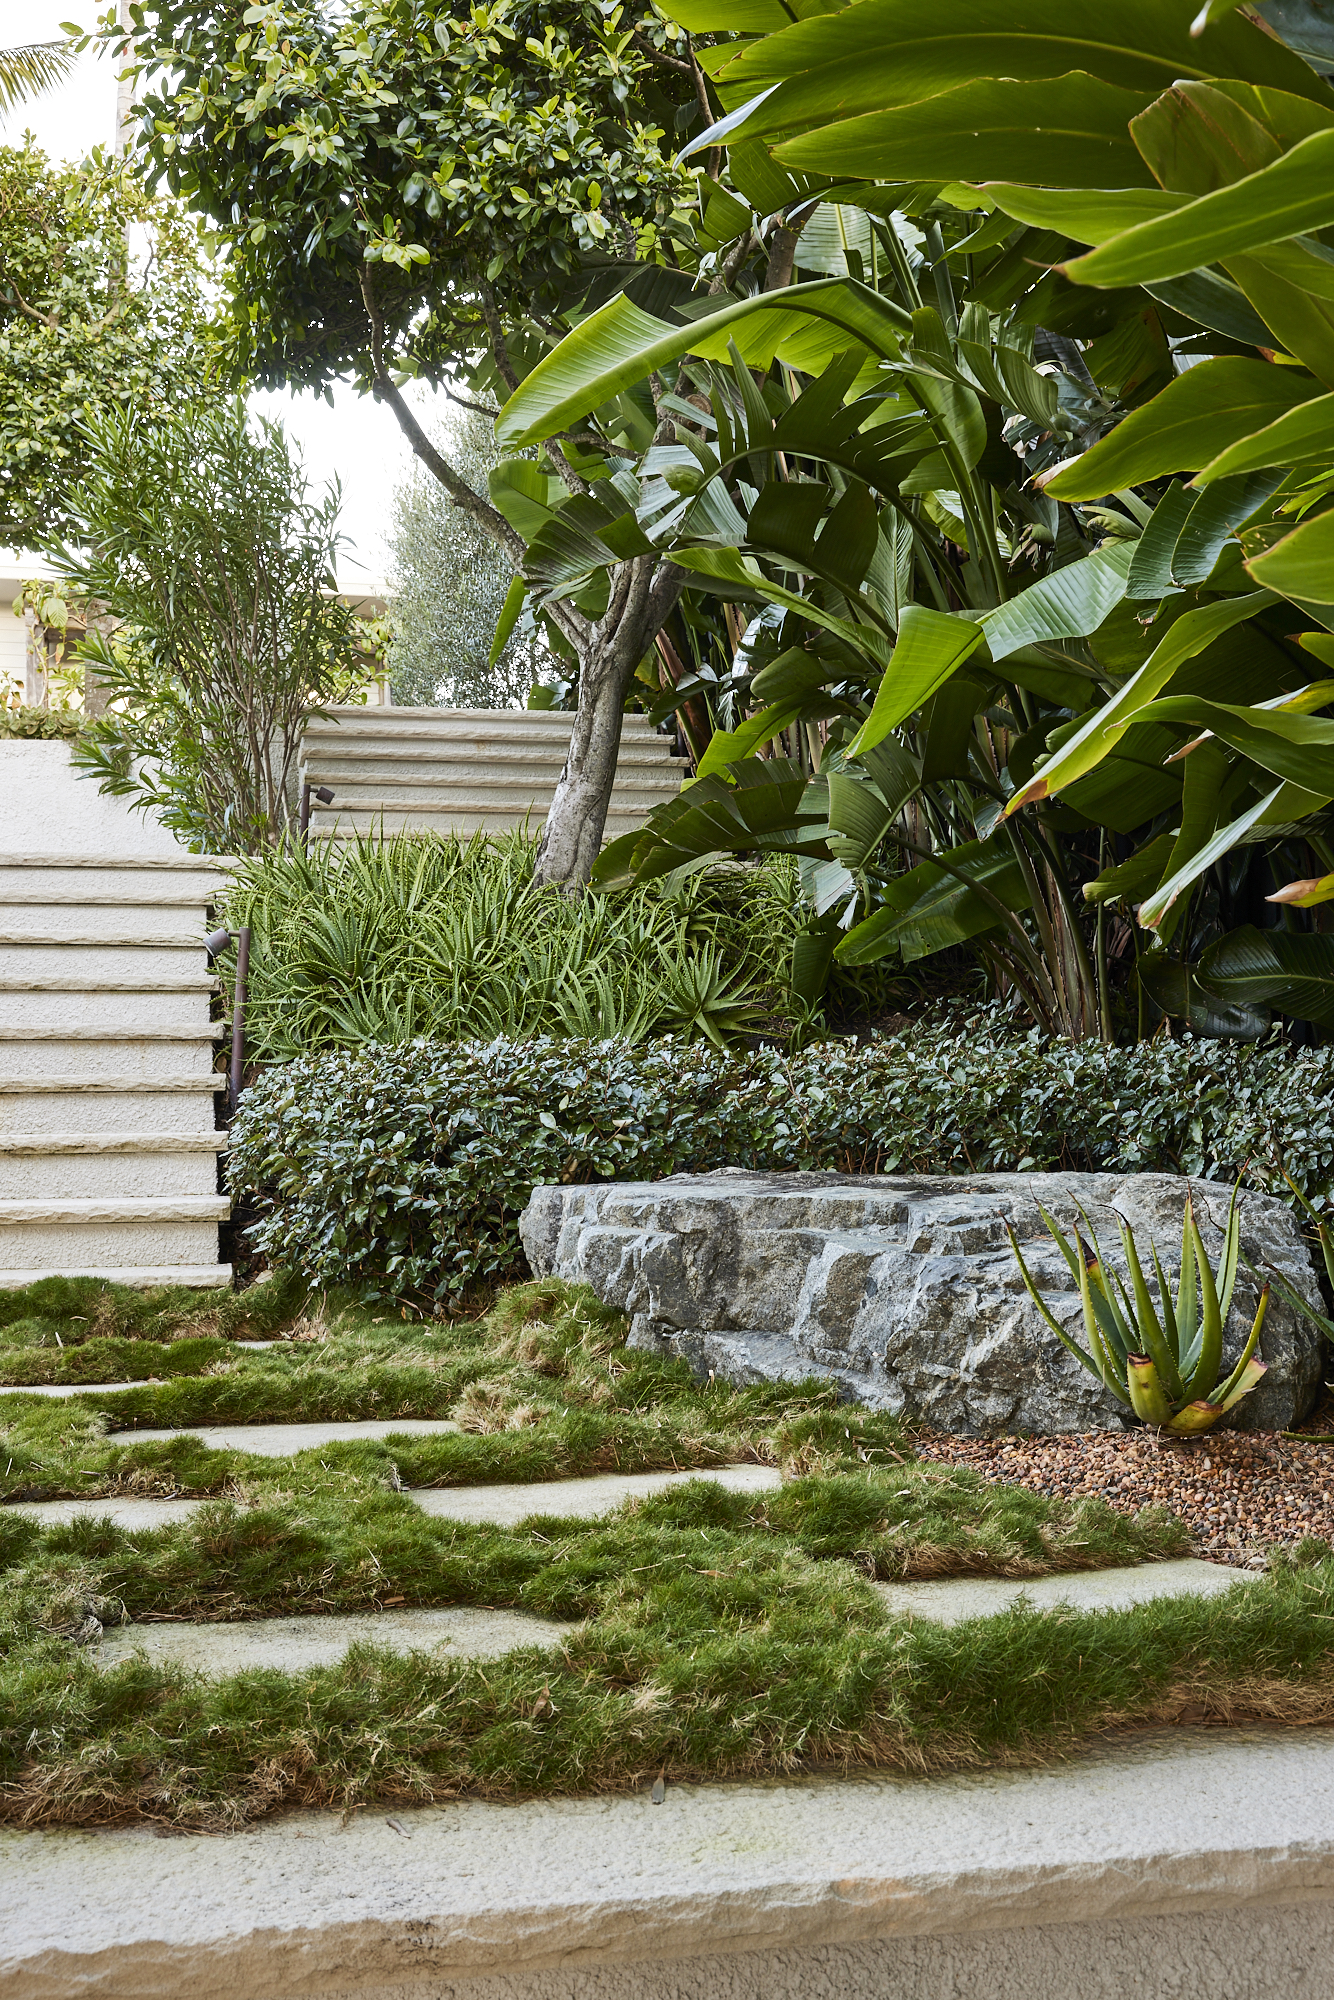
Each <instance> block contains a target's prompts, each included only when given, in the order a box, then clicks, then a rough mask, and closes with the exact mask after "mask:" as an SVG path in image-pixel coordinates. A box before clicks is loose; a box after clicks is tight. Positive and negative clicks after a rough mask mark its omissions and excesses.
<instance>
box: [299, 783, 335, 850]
mask: <svg viewBox="0 0 1334 2000" xmlns="http://www.w3.org/2000/svg"><path fill="white" fill-rule="evenodd" d="M313 795H314V797H315V798H317V799H318V800H319V802H320V804H321V805H322V806H331V805H332V804H333V802H334V795H333V793H332V791H331V790H330V789H329V787H328V785H316V786H315V788H314V794H313ZM311 796H312V792H311V784H310V780H309V778H307V780H306V782H305V784H304V785H302V787H301V813H300V816H299V818H298V820H297V831H298V832H299V833H300V835H301V839H302V842H303V843H304V841H305V838H306V835H307V833H308V832H309V831H310V801H311Z"/></svg>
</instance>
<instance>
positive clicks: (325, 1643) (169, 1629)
mask: <svg viewBox="0 0 1334 2000" xmlns="http://www.w3.org/2000/svg"><path fill="white" fill-rule="evenodd" d="M573 1630H574V1627H573V1626H572V1625H569V1624H562V1623H560V1622H559V1621H557V1620H556V1619H554V1618H533V1617H531V1616H530V1615H529V1614H528V1613H527V1612H523V1611H494V1610H491V1609H489V1608H479V1607H477V1606H475V1605H454V1606H450V1608H449V1609H447V1610H441V1611H423V1610H410V1611H353V1612H336V1613H333V1614H332V1615H330V1616H328V1617H319V1616H313V1617H302V1618H253V1619H246V1620H244V1621H242V1622H238V1623H236V1624H226V1625H188V1624H184V1623H182V1624H179V1625H177V1624H160V1625H159V1624H151V1625H113V1626H109V1627H108V1629H107V1630H106V1632H104V1634H103V1635H102V1638H101V1639H100V1640H99V1641H98V1643H97V1645H96V1646H95V1647H94V1648H93V1649H92V1652H91V1653H90V1658H92V1659H93V1660H94V1661H95V1663H96V1664H97V1665H98V1666H99V1667H115V1666H119V1665H120V1664H121V1663H122V1661H125V1660H129V1659H133V1658H134V1656H135V1654H136V1653H145V1654H146V1655H147V1656H148V1658H149V1659H150V1660H152V1661H154V1662H156V1663H159V1664H171V1665H173V1666H180V1667H189V1668H192V1669H194V1670H195V1671H196V1672H199V1673H204V1674H208V1675H210V1676H211V1677H213V1678H221V1677H222V1676H224V1675H226V1674H237V1673H240V1672H242V1670H243V1669H244V1668H246V1667H278V1668H280V1669H281V1670H282V1671H283V1672H285V1673H298V1672H300V1671H301V1670H302V1669H303V1668H305V1667H329V1666H333V1665H334V1664H335V1663H336V1662H337V1661H339V1660H341V1659H342V1657H343V1655H344V1653H346V1651H347V1649H348V1647H349V1646H353V1645H356V1644H357V1643H358V1642H363V1643H367V1644H370V1645H373V1646H390V1647H392V1648H393V1650H394V1652H396V1653H411V1652H424V1653H438V1654H441V1655H444V1654H449V1655H451V1656H455V1657H458V1658H461V1659H470V1660H497V1659H499V1658H500V1656H501V1654H502V1653H510V1652H513V1651H514V1649H515V1648H516V1647H517V1646H550V1645H551V1644H553V1642H554V1641H555V1640H557V1639H559V1638H560V1637H561V1636H562V1635H563V1634H564V1633H566V1632H572V1631H573Z"/></svg>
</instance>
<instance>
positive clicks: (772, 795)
mask: <svg viewBox="0 0 1334 2000" xmlns="http://www.w3.org/2000/svg"><path fill="white" fill-rule="evenodd" d="M811 789H813V788H812V787H811V786H810V783H809V781H808V779H807V777H806V774H805V772H804V771H802V770H801V769H800V768H799V767H798V766H797V765H796V764H793V763H791V762H790V761H789V760H788V759H787V758H785V757H773V758H760V757H748V758H745V759H744V760H743V761H742V762H740V763H735V764H729V765H728V767H727V770H726V772H725V773H721V772H716V773H714V775H713V776H711V777H707V778H697V779H696V780H695V781H694V783H693V784H691V785H689V786H688V787H686V788H685V789H684V790H683V791H681V792H680V793H678V795H677V796H676V798H674V799H670V800H668V802H667V803H666V804H665V805H661V806H654V808H653V810H652V811H651V812H650V814H649V816H648V820H647V822H646V824H645V825H644V826H643V827H642V828H641V829H640V831H639V832H637V833H626V834H622V835H621V836H620V838H619V839H618V840H613V841H610V842H608V844H607V846H606V847H604V848H603V850H602V853H601V854H600V855H599V857H598V859H597V861H596V862H595V864H594V867H593V874H592V881H593V885H594V887H596V888H601V889H618V888H628V887H629V886H630V885H631V884H632V883H634V882H646V881H652V880H655V879H656V878H657V877H658V876H661V875H670V874H671V872H672V870H673V869H674V868H680V867H682V866H684V865H685V864H686V863H688V862H691V861H698V860H700V859H702V858H704V857H707V856H709V855H713V854H745V853H757V852H758V853H789V854H790V853H796V854H814V855H817V856H820V857H821V858H823V857H824V856H825V855H826V854H827V851H828V850H827V848H826V846H825V839H824V835H825V829H826V825H827V821H826V816H825V814H824V813H823V812H821V811H818V810H810V809H808V807H807V805H806V803H805V801H806V797H807V794H808V792H809V791H810V790H811Z"/></svg>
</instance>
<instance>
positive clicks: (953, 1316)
mask: <svg viewBox="0 0 1334 2000" xmlns="http://www.w3.org/2000/svg"><path fill="white" fill-rule="evenodd" d="M1191 1185H1192V1186H1193V1188H1194V1193H1195V1204H1196V1212H1197V1215H1198V1217H1199V1221H1200V1227H1201V1232H1202V1234H1203V1237H1204V1241H1205V1244H1206V1247H1207V1248H1208V1249H1209V1251H1210V1254H1211V1256H1212V1257H1213V1258H1214V1259H1215V1262H1216V1259H1217V1255H1218V1251H1219V1248H1220V1245H1221V1240H1222V1230H1223V1227H1224V1225H1225V1224H1226V1220H1227V1210H1228V1203H1229V1200H1230V1199H1231V1190H1230V1189H1229V1188H1226V1187H1222V1186H1220V1185H1219V1184H1218V1183H1216V1182H1213V1181H1195V1182H1193V1183H1192V1184H1191ZM1185 1194H1186V1182H1185V1181H1184V1180H1182V1179H1181V1178H1179V1177H1178V1176H1176V1175H1172V1174H973V1175H968V1176H959V1177H954V1176H947V1175H923V1176H920V1177H912V1176H907V1175H893V1174H887V1175H875V1176H869V1175H868V1176H864V1177H859V1176H853V1175H844V1174H799V1173H792V1174H770V1173H752V1172H748V1171H746V1170H744V1169H736V1168H724V1169H723V1170H722V1171H720V1172H718V1173H711V1174H678V1175H675V1176H674V1177H673V1178H671V1179H669V1180H662V1181H645V1182H633V1181H631V1182H625V1181H621V1182H610V1183H603V1184H599V1185H595V1186H580V1187H539V1188H535V1189H534V1191H533V1196H532V1199H531V1201H530V1202H529V1203H528V1207H527V1208H526V1210H525V1211H524V1215H523V1219H522V1221H521V1223H520V1232H521V1234H522V1237H523V1244H524V1249H525V1250H526V1252H527V1254H528V1261H529V1263H530V1264H531V1265H532V1268H533V1270H534V1272H536V1273H537V1274H538V1275H540V1276H545V1275H547V1274H549V1273H552V1272H554V1273H556V1274H558V1275H559V1276H560V1277H562V1278H566V1279H569V1280H571V1281H573V1282H584V1283H587V1284H590V1285H591V1286H592V1287H593V1289H594V1291H595V1292H596V1293H597V1295H598V1297H599V1298H600V1299H602V1300H603V1301H604V1303H606V1304H607V1305H614V1306H618V1307H620V1308H621V1310H622V1311H624V1312H627V1313H630V1314H631V1315H632V1316H633V1324H632V1327H631V1332H630V1343H631V1345H632V1346H634V1347H640V1348H647V1349H649V1350H650V1351H651V1352H654V1353H658V1354H665V1355H676V1356H680V1357H682V1358H684V1359H685V1360H686V1361H688V1362H689V1363H690V1365H691V1367H692V1368H693V1369H694V1370H695V1372H696V1373H697V1374H698V1375H700V1376H701V1377H703V1376H706V1375H708V1374H709V1373H710V1372H713V1373H716V1374H717V1375H720V1376H722V1377H723V1378H724V1379H726V1380H728V1381H731V1382H736V1383H753V1382H772V1381H800V1380H803V1379H805V1378H808V1377H810V1376H825V1377H828V1378H830V1379H832V1380H834V1381H837V1382H839V1383H841V1384H842V1385H843V1386H844V1388H845V1389H846V1391H847V1394H848V1396H849V1398H850V1399H855V1400H856V1401H858V1402H862V1403H866V1404H869V1405H871V1406H872V1407H873V1408H877V1409H886V1410H893V1411H896V1412H902V1413H903V1414H904V1415H905V1416H907V1417H909V1418H911V1419H914V1420H917V1421H920V1422H925V1423H927V1424H930V1425H932V1426H934V1427H935V1428H937V1429H939V1430H943V1431H952V1432H955V1433H957V1434H960V1435H962V1436H967V1437H972V1436H986V1435H989V1434H993V1433H995V1432H999V1431H1086V1430H1115V1429H1117V1428H1118V1427H1119V1425H1120V1424H1121V1422H1122V1418H1123V1406H1122V1405H1121V1404H1120V1403H1119V1402H1118V1401H1117V1400H1116V1398H1115V1397H1113V1396H1111V1395H1109V1394H1108V1393H1107V1392H1106V1391H1105V1390H1104V1389H1103V1388H1102V1386H1101V1385H1100V1383H1099V1382H1098V1381H1097V1380H1096V1379H1095V1378H1094V1377H1093V1376H1092V1375H1090V1374H1089V1372H1088V1371H1087V1370H1086V1369H1084V1368H1082V1367H1081V1366H1080V1365H1079V1363H1078V1362H1077V1361H1076V1360H1075V1359H1074V1357H1073V1356H1072V1355H1070V1354H1069V1353H1068V1352H1067V1351H1066V1349H1065V1348H1063V1347H1062V1346H1061V1344H1060V1342H1059V1341H1058V1340H1057V1339H1056V1337H1055V1335H1054V1334H1053V1333H1052V1332H1051V1330H1050V1328H1049V1327H1048V1326H1047V1325H1046V1324H1045V1323H1044V1321H1043V1319H1042V1316H1041V1314H1040V1313H1039V1312H1038V1310H1037V1308H1036V1307H1035V1306H1034V1304H1033V1302H1032V1300H1031V1299H1030V1298H1029V1296H1028V1294H1027V1292H1026V1291H1025V1289H1024V1285H1023V1282H1022V1280H1021V1278H1020V1275H1019V1272H1018V1270H1017V1268H1016V1266H1015V1262H1014V1258H1013V1256H1012V1255H1011V1252H1010V1248H1009V1244H1008V1242H1007V1240H1006V1236H1005V1223H1006V1221H1009V1222H1010V1223H1011V1224H1012V1225H1013V1227H1014V1230H1015V1233H1016V1235H1017V1236H1018V1238H1019V1240H1020V1242H1021V1243H1022V1244H1023V1246H1024V1255H1025V1258H1026V1260H1027V1262H1028V1265H1029V1268H1030V1270H1031V1271H1032V1273H1033V1276H1034V1279H1035V1281H1036V1282H1037V1284H1038V1285H1039V1286H1040V1288H1041V1290H1042V1292H1043V1295H1044V1297H1045V1298H1046V1300H1047V1303H1048V1306H1049V1307H1050V1309H1051V1311H1052V1312H1053V1313H1054V1315H1055V1316H1056V1318H1057V1319H1058V1320H1059V1321H1060V1323H1061V1324H1062V1325H1063V1326H1066V1327H1068V1328H1069V1329H1070V1331H1071V1332H1072V1333H1073V1334H1074V1335H1075V1337H1076V1338H1077V1339H1079V1340H1080V1341H1081V1343H1082V1341H1083V1319H1082V1314H1081V1311H1080V1305H1079V1294H1078V1291H1077V1289H1076V1287H1075V1283H1074V1280H1073V1278H1072V1277H1071V1275H1070V1272H1069V1270H1068V1268H1067V1267H1066V1264H1065V1262H1064V1260H1063V1259H1062V1257H1061V1254H1060V1252H1059V1250H1058V1249H1057V1247H1056V1244H1055V1243H1054V1242H1053V1241H1052V1239H1051V1237H1050V1236H1049V1235H1048V1234H1047V1230H1046V1226H1045V1224H1044V1223H1043V1221H1042V1217H1041V1215H1040V1214H1039V1213H1038V1203H1039V1202H1042V1203H1043V1204H1044V1205H1045V1206H1046V1207H1047V1208H1048V1209H1049V1210H1050V1211H1051V1213H1052V1214H1054V1215H1055V1216H1056V1217H1057V1218H1058V1220H1059V1221H1060V1222H1061V1224H1062V1227H1064V1228H1065V1229H1067V1230H1071V1229H1073V1227H1074V1226H1075V1224H1076V1222H1077V1221H1078V1220H1079V1218H1078V1215H1077V1212H1076V1208H1075V1203H1076V1202H1078V1203H1080V1204H1081V1205H1082V1207H1083V1208H1084V1210H1085V1212H1086V1213H1087V1215H1088V1217H1089V1219H1090V1221H1091V1222H1092V1224H1093V1227H1094V1229H1095V1230H1096V1232H1097V1235H1098V1239H1099V1242H1100V1244H1101V1246H1102V1249H1103V1251H1104V1253H1105V1254H1106V1255H1107V1257H1108V1261H1109V1262H1111V1263H1113V1264H1115V1265H1117V1267H1118V1268H1120V1269H1121V1270H1122V1275H1123V1276H1124V1275H1125V1273H1124V1265H1123V1263H1122V1257H1121V1244H1120V1238H1119V1236H1118V1233H1117V1228H1116V1212H1118V1211H1119V1213H1120V1214H1121V1215H1123V1216H1124V1217H1125V1219H1126V1221H1127V1222H1128V1223H1129V1224H1130V1226H1131V1229H1132V1230H1133V1231H1134V1235H1135V1240H1136V1243H1137V1244H1138V1246H1139V1248H1140V1252H1141V1256H1142V1257H1143V1260H1144V1262H1145V1264H1146V1266H1147V1264H1148V1255H1147V1252H1148V1245H1149V1243H1150V1241H1151V1240H1152V1241H1156V1242H1157V1244H1158V1248H1159V1254H1160V1255H1161V1256H1162V1259H1163V1263H1164V1267H1165V1269H1166V1271H1167V1273H1168V1276H1169V1279H1174V1278H1175V1274H1176V1270H1177V1267H1178V1263H1179V1256H1180V1244H1181V1217H1182V1207H1183V1204H1184V1200H1185ZM1242 1247H1243V1249H1244V1251H1245V1253H1246V1255H1247V1256H1249V1257H1250V1259H1251V1261H1252V1262H1253V1263H1255V1264H1257V1265H1259V1266H1261V1267H1263V1266H1264V1265H1265V1264H1270V1265H1273V1266H1274V1267H1276V1268H1277V1269H1278V1270H1279V1271H1280V1272H1282V1274H1283V1276H1284V1277H1285V1278H1287V1280H1288V1281H1289V1283H1290V1284H1291V1285H1293V1286H1294V1287H1295V1288H1296V1290H1297V1291H1298V1292H1299V1293H1300V1295H1301V1296H1302V1297H1304V1298H1306V1299H1309V1300H1310V1302H1311V1304H1312V1305H1314V1306H1315V1307H1316V1308H1317V1309H1320V1308H1321V1307H1322V1298H1321V1291H1320V1285H1319V1281H1318V1279H1317V1276H1316V1271H1315V1267H1314V1264H1313V1262H1312V1259H1311V1255H1310V1252H1309V1250H1308V1248H1307V1245H1306V1243H1305V1242H1304V1241H1303V1238H1302V1235H1301V1232H1300V1230H1299V1228H1298V1226H1297V1223H1296V1221H1295V1219H1294V1217H1293V1214H1292V1211H1291V1210H1290V1209H1289V1208H1287V1207H1286V1206H1285V1205H1284V1204H1283V1203H1282V1202H1280V1201H1275V1200H1273V1199H1271V1198H1270V1197H1268V1196H1266V1195H1259V1194H1245V1195H1243V1197H1242ZM1256 1294H1257V1286H1256V1284H1255V1281H1254V1279H1253V1278H1252V1277H1251V1275H1250V1273H1249V1272H1248V1271H1247V1270H1246V1268H1245V1266H1244V1265H1243V1267H1242V1269H1241V1272H1240V1275H1239V1277H1238V1280H1237V1286H1236V1292H1235V1294H1234V1299H1233V1308H1232V1314H1231V1317H1230V1319H1229V1322H1228V1327H1227V1332H1226V1341H1225V1348H1224V1353H1225V1357H1231V1358H1235V1356H1236V1355H1237V1354H1238V1353H1239V1352H1240V1349H1241V1346H1242V1343H1243V1342H1244V1340H1245V1338H1246V1335H1247V1333H1248V1331H1249V1329H1250V1324H1251V1321H1252V1319H1253V1317H1254V1313H1255V1304H1256ZM1261 1351H1262V1353H1263V1355H1264V1358H1265V1360H1266V1361H1267V1362H1268V1364H1269V1369H1268V1373H1267V1374H1266V1375H1265V1377H1264V1379H1263V1381H1262V1382H1261V1384H1260V1386H1259V1388H1258V1389H1256V1390H1255V1391H1254V1393H1253V1394H1252V1395H1250V1396H1248V1397H1247V1398H1246V1399H1245V1401H1244V1402H1243V1403H1242V1404H1241V1405H1240V1407H1239V1411H1238V1413H1237V1415H1236V1417H1235V1419H1234V1421H1235V1422H1236V1423H1237V1425H1238V1426H1239V1427H1241V1428H1245V1429H1250V1430H1281V1429H1286V1428H1287V1427H1288V1426H1290V1425H1291V1424H1293V1423H1296V1422H1298V1421H1299V1420H1300V1419H1301V1418H1302V1417H1304V1416H1305V1415H1306V1414H1307V1413H1308V1412H1309V1411H1310V1409H1311V1408H1312V1407H1313V1405H1314V1403H1315V1400H1316V1398H1317V1396H1318V1394H1319V1392H1320V1386H1321V1380H1322V1363H1323V1344H1322V1341H1321V1338H1320V1335H1319V1333H1318V1331H1317V1329H1316V1328H1315V1327H1314V1326H1312V1324H1311V1323H1310V1321H1309V1320H1307V1319H1304V1318H1302V1317H1301V1316H1299V1315H1298V1314H1296V1313H1294V1312H1293V1311H1292V1310H1291V1309H1290V1308H1289V1307H1288V1306H1287V1305H1285V1304H1284V1303H1283V1301H1282V1300H1281V1299H1280V1298H1279V1297H1278V1296H1277V1294H1275V1295H1273V1296H1271V1300H1270V1306H1269V1313H1268V1317H1267V1319H1266V1321H1265V1327H1264V1333H1263V1335H1262V1339H1261Z"/></svg>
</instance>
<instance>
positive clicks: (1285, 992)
mask: <svg viewBox="0 0 1334 2000" xmlns="http://www.w3.org/2000/svg"><path fill="white" fill-rule="evenodd" d="M1197 970H1198V977H1199V981H1200V984H1201V986H1203V987H1204V988H1205V990H1206V991H1207V992H1209V993H1211V994H1213V995H1215V996H1216V998H1218V999H1220V1000H1225V1001H1228V1002H1230V1003H1232V1004H1233V1005H1237V1004H1248V1003H1249V1004H1254V1003H1257V1002H1259V1003H1263V1004H1265V1005H1268V1006H1273V1007H1278V1008H1280V1009H1281V1010H1282V1011H1283V1013H1285V1014H1291V1015H1293V1016H1294V1018H1295V1019H1296V1020H1298V1021H1313V1022H1315V1024H1316V1025H1317V1026H1318V1027H1321V1028H1334V937H1330V936H1329V935H1328V934H1325V933H1315V934H1309V933H1304V932H1301V931H1260V930H1256V928H1255V927H1254V925H1253V924H1245V925H1243V926H1242V928H1241V929H1240V930H1236V931H1230V932H1229V933H1228V935H1227V936H1226V937H1223V938H1220V939H1219V940H1218V942H1217V944H1212V945H1210V946H1209V948H1208V950H1207V951H1206V952H1204V954H1203V955H1202V957H1201V959H1200V962H1199V966H1198V968H1197Z"/></svg>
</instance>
